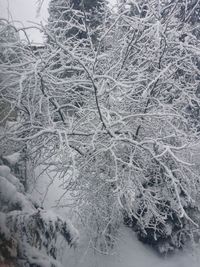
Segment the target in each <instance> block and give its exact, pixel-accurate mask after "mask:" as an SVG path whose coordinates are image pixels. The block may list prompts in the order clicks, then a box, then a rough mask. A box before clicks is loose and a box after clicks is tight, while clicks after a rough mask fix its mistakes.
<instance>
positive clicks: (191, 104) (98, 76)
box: [1, 0, 200, 251]
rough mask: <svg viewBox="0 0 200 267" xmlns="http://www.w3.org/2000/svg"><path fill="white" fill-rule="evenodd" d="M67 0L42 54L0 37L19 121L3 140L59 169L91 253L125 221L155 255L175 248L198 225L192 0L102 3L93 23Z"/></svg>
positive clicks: (4, 90) (4, 89)
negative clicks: (8, 56) (112, 6)
mask: <svg viewBox="0 0 200 267" xmlns="http://www.w3.org/2000/svg"><path fill="white" fill-rule="evenodd" d="M64 2H65V1H61V0H60V1H59V0H57V1H55V0H52V1H51V3H50V19H49V25H48V26H47V27H46V28H42V30H43V31H44V33H45V35H46V39H47V42H46V44H45V46H44V47H42V49H41V51H40V50H38V52H37V53H35V52H34V51H33V50H31V47H29V46H28V45H24V44H20V45H19V44H18V43H16V41H15V42H13V41H12V40H9V42H8V41H7V42H8V45H7V48H6V49H7V50H8V51H10V49H12V51H14V54H15V56H14V57H17V61H16V62H13V60H7V61H6V62H3V63H4V65H3V67H4V73H6V77H3V78H2V79H1V95H2V99H5V101H7V102H6V103H9V105H10V106H11V107H13V109H14V108H16V109H17V110H18V112H19V114H20V115H19V116H18V122H17V123H16V124H15V125H14V126H13V128H9V131H8V132H7V135H6V137H7V138H8V139H9V140H12V141H13V142H15V141H16V142H26V143H27V144H28V146H29V148H30V149H31V153H32V155H33V156H34V158H35V159H36V160H35V161H36V162H37V164H43V165H45V164H46V165H47V166H51V167H52V165H53V166H54V168H55V171H56V172H59V173H60V177H61V178H63V179H64V180H65V187H66V190H68V191H69V192H71V195H72V197H73V201H74V208H75V209H76V210H78V212H79V215H80V217H81V218H82V221H83V224H84V226H85V227H86V228H87V230H88V231H89V233H90V235H91V240H92V243H93V245H94V247H95V248H96V249H99V248H100V249H101V250H105V248H107V246H110V245H113V243H114V241H115V237H116V232H117V229H118V227H119V224H120V221H121V220H122V219H123V218H126V221H127V222H129V224H132V225H133V226H134V228H135V229H136V230H137V231H138V233H139V236H140V238H141V239H143V240H144V239H146V240H151V241H150V243H153V244H154V243H156V244H157V243H158V242H159V241H161V243H162V247H161V248H160V249H161V250H162V251H169V250H171V249H172V250H173V249H174V248H175V247H182V246H183V245H184V243H185V242H186V240H187V239H188V237H190V238H193V237H194V233H195V235H196V233H197V232H198V228H199V225H198V223H199V189H200V188H199V182H200V181H199V169H198V168H197V167H196V166H195V164H194V161H193V158H194V154H193V148H194V147H195V146H197V145H198V142H199V105H200V102H199V80H200V78H199V77H200V68H199V54H200V49H199V45H200V39H199V24H198V22H199V5H200V3H199V1H155V0H150V1H134V2H132V1H131V4H123V3H122V4H121V5H120V6H119V7H118V10H117V11H116V10H115V11H114V12H111V11H108V8H107V7H105V6H104V5H100V4H99V6H98V5H97V6H96V8H95V9H93V11H94V12H95V14H97V15H98V16H97V18H99V17H100V18H101V20H97V22H95V21H92V23H90V22H91V20H90V13H89V12H90V9H87V8H85V9H84V7H85V6H86V3H85V4H84V1H82V2H81V3H82V4H81V5H80V7H76V6H73V5H71V4H70V3H68V4H67V5H66V3H64ZM86 2H87V1H86ZM95 2H98V1H95ZM100 2H102V1H100ZM186 4H188V5H186ZM103 10H104V12H103ZM102 12H103V13H102ZM193 14H195V16H193ZM95 23H96V24H95ZM1 28H2V27H1ZM2 30H3V29H2ZM18 50H19V51H18ZM19 55H20V56H19ZM1 66H2V65H1ZM166 240H167V241H166ZM102 244H103V245H102ZM102 247H103V248H102Z"/></svg>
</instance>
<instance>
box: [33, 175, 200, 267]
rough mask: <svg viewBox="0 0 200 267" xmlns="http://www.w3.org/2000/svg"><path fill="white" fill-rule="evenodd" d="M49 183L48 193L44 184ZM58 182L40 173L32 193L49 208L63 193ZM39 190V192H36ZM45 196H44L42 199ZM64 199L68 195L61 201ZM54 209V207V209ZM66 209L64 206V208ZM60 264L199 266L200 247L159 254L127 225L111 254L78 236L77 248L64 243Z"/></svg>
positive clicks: (78, 266)
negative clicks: (97, 248) (165, 254)
mask: <svg viewBox="0 0 200 267" xmlns="http://www.w3.org/2000/svg"><path fill="white" fill-rule="evenodd" d="M49 184H50V186H49V188H48V192H47V191H46V187H47V186H48V185H49ZM60 184H61V181H59V180H58V179H55V180H54V181H53V182H52V180H51V178H49V177H47V176H41V178H40V179H39V180H38V185H37V187H36V190H34V191H33V195H34V196H35V198H37V199H38V200H39V199H40V201H41V202H43V205H44V207H46V208H52V207H53V206H55V205H56V203H57V200H58V199H59V198H60V196H61V195H62V194H63V189H62V186H61V185H60ZM39 192H40V193H39ZM44 195H46V197H45V199H44ZM66 201H67V196H65V200H63V201H62V203H64V202H66ZM54 210H55V208H54ZM64 211H65V212H66V209H64ZM81 236H82V235H81ZM63 254H64V255H63V259H62V264H63V267H199V266H200V249H199V248H196V249H193V250H192V249H187V250H186V251H180V252H178V253H177V254H176V255H175V256H171V257H164V258H161V257H159V255H158V254H156V253H155V252H154V251H153V250H151V248H149V246H145V245H143V244H142V243H141V242H139V241H138V240H137V237H136V235H135V233H134V232H133V231H132V230H131V229H129V228H126V227H122V228H121V231H120V236H119V242H118V246H117V247H116V248H115V249H114V251H113V253H112V255H102V254H99V253H97V252H94V250H92V249H90V248H89V247H88V242H87V241H86V240H85V239H80V244H79V246H78V247H77V248H76V249H73V248H69V246H68V245H67V244H66V246H65V248H64V253H63Z"/></svg>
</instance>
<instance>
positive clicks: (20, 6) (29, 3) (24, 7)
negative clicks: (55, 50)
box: [0, 0, 117, 43]
mask: <svg viewBox="0 0 200 267" xmlns="http://www.w3.org/2000/svg"><path fill="white" fill-rule="evenodd" d="M49 1H50V0H44V2H43V5H42V8H41V11H40V13H39V14H37V7H38V2H39V1H38V0H0V18H2V17H3V18H6V19H8V20H9V21H13V22H14V24H15V25H16V26H17V27H21V26H26V27H27V26H31V25H33V22H34V23H40V22H43V23H44V24H45V23H46V21H47V18H48V10H47V8H48V4H49ZM116 1H117V0H109V2H111V3H112V4H114V3H115V2H116ZM27 33H28V35H29V38H30V41H32V42H34V43H41V42H43V37H42V34H41V33H40V32H39V31H38V30H36V29H29V30H28V31H27Z"/></svg>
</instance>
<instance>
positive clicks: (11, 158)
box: [3, 152, 20, 166]
mask: <svg viewBox="0 0 200 267" xmlns="http://www.w3.org/2000/svg"><path fill="white" fill-rule="evenodd" d="M3 158H4V159H6V160H7V161H8V163H9V164H10V165H11V166H14V165H15V164H16V163H17V162H18V161H19V160H20V152H15V153H13V154H11V155H7V156H3Z"/></svg>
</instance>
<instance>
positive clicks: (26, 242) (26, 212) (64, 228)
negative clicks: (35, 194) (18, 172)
mask: <svg viewBox="0 0 200 267" xmlns="http://www.w3.org/2000/svg"><path fill="white" fill-rule="evenodd" d="M0 237H1V238H0V264H3V263H9V264H11V266H15V267H17V266H20V267H22V266H37V267H43V266H48V267H50V266H60V265H59V262H58V261H56V258H57V249H58V246H59V237H62V238H63V239H64V240H65V241H66V242H67V243H68V244H69V245H70V246H75V245H76V243H77V240H78V233H77V230H76V229H75V228H74V227H73V226H72V225H71V223H70V222H67V221H66V220H64V219H63V218H61V217H60V216H58V215H56V214H54V213H53V212H52V211H47V210H43V209H41V208H39V207H38V205H37V204H36V203H35V202H34V201H33V200H32V199H31V197H30V196H29V195H28V194H26V193H25V192H24V188H23V185H22V184H21V183H20V182H19V180H18V179H17V178H16V177H15V176H13V175H12V174H11V173H10V169H9V168H8V167H7V166H5V165H1V166H0Z"/></svg>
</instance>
